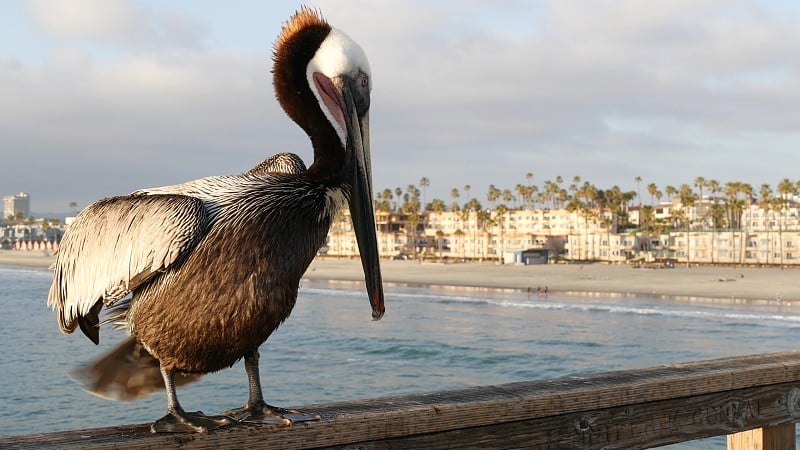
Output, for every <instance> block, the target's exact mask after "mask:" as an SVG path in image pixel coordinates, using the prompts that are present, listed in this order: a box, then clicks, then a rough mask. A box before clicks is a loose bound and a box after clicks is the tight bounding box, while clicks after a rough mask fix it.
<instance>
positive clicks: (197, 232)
mask: <svg viewBox="0 0 800 450" xmlns="http://www.w3.org/2000/svg"><path fill="white" fill-rule="evenodd" d="M207 229H208V219H207V214H206V210H205V208H204V206H203V202H202V201H201V200H200V199H197V198H193V197H189V196H184V195H129V196H124V197H112V198H107V199H104V200H100V201H98V202H95V203H93V204H92V205H90V206H88V207H87V208H86V209H84V210H83V211H81V213H80V214H78V216H77V217H76V218H75V221H74V222H73V223H72V224H70V226H69V228H68V229H67V232H66V233H65V234H64V237H63V239H62V240H61V244H60V247H59V250H58V254H57V257H56V262H55V264H54V265H53V270H54V274H53V284H52V286H51V287H50V295H49V296H48V300H47V304H48V305H49V306H51V307H52V308H53V309H56V310H57V314H58V323H59V325H60V326H61V330H62V331H63V332H65V333H70V332H72V331H74V330H75V328H76V326H78V325H80V327H81V330H83V332H84V334H86V335H87V336H88V337H89V338H90V339H92V340H93V341H95V343H96V342H97V340H98V336H97V330H96V328H97V325H98V320H97V316H98V313H99V311H100V309H101V308H102V306H103V304H105V305H106V306H109V305H111V304H113V303H114V302H115V301H117V300H119V299H121V298H123V297H125V296H126V295H128V293H130V292H131V291H132V290H134V289H136V287H137V286H139V285H140V284H142V283H143V282H145V281H147V280H148V279H149V278H150V277H152V276H153V275H155V274H156V273H158V272H160V271H164V270H165V269H167V268H169V267H170V266H172V265H174V264H177V263H180V262H181V261H183V259H184V257H185V256H186V255H188V254H189V253H191V251H192V249H193V248H194V247H195V246H196V245H197V243H198V242H199V241H200V240H201V239H202V238H203V236H205V234H206V231H207Z"/></svg>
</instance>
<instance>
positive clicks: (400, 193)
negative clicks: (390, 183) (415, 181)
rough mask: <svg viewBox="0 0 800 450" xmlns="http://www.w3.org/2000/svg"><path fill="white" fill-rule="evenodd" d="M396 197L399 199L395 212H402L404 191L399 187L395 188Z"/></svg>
mask: <svg viewBox="0 0 800 450" xmlns="http://www.w3.org/2000/svg"><path fill="white" fill-rule="evenodd" d="M394 195H395V197H396V198H397V202H395V212H397V211H400V205H399V203H400V199H401V198H403V197H402V195H403V190H402V189H400V188H399V187H396V188H394Z"/></svg>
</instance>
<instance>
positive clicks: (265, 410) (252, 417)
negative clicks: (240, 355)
mask: <svg viewBox="0 0 800 450" xmlns="http://www.w3.org/2000/svg"><path fill="white" fill-rule="evenodd" d="M258 356H259V355H258V350H254V351H252V352H248V353H246V354H245V355H244V370H245V372H247V384H248V385H249V387H250V397H249V398H248V400H247V404H246V405H244V406H243V407H241V408H236V409H231V410H229V411H225V412H224V413H223V414H224V415H226V416H231V417H233V418H234V419H236V420H238V421H240V422H259V423H261V422H275V421H276V420H277V421H279V423H282V424H283V425H291V424H292V422H309V421H313V420H319V419H320V417H319V416H316V415H314V416H310V415H308V414H303V413H301V412H300V411H295V410H293V409H285V408H278V407H276V406H270V405H268V404H267V402H265V401H264V394H263V393H262V391H261V376H260V375H259V373H258Z"/></svg>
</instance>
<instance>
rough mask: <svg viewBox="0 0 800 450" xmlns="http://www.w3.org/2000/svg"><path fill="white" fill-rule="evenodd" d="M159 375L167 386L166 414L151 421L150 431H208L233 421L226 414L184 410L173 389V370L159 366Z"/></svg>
mask: <svg viewBox="0 0 800 450" xmlns="http://www.w3.org/2000/svg"><path fill="white" fill-rule="evenodd" d="M161 376H162V377H163V378H164V386H165V387H166V388H167V415H166V416H164V417H162V418H160V419H158V420H156V421H155V422H153V425H151V426H150V431H151V432H153V433H182V432H187V431H193V432H196V433H208V432H209V431H210V430H214V429H216V428H219V427H223V426H225V425H229V424H231V423H233V419H231V418H230V417H226V416H207V415H205V414H203V413H202V412H201V411H195V412H186V411H184V410H183V407H181V404H180V403H179V402H178V394H177V392H176V390H175V372H174V371H172V370H167V369H165V368H164V366H161Z"/></svg>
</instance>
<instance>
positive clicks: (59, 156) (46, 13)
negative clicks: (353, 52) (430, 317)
mask: <svg viewBox="0 0 800 450" xmlns="http://www.w3.org/2000/svg"><path fill="white" fill-rule="evenodd" d="M306 4H307V5H310V6H313V7H316V8H319V9H320V10H321V11H322V13H323V15H324V17H325V18H326V19H327V20H328V21H329V22H330V23H331V24H332V25H333V26H334V27H336V28H339V29H341V30H343V31H344V32H345V33H347V34H348V35H349V36H351V37H352V38H353V39H354V40H355V41H357V42H358V43H359V44H360V45H361V46H362V47H363V48H364V50H365V52H366V54H367V56H368V57H369V59H370V65H371V68H372V82H373V91H372V103H371V111H370V126H371V142H372V161H373V169H374V174H373V179H374V184H375V191H376V192H380V191H382V190H383V189H384V188H391V189H394V188H396V187H400V188H402V189H403V190H405V189H406V187H407V186H408V185H409V184H415V185H418V184H419V181H420V179H421V178H423V177H426V178H428V179H429V180H430V186H428V187H427V188H426V189H425V197H426V200H427V201H430V200H431V199H432V198H437V197H438V198H441V199H443V200H445V201H446V203H448V204H449V203H450V201H451V197H450V192H451V190H452V189H453V188H458V189H459V191H461V198H460V199H459V201H460V202H462V203H463V202H465V201H466V197H465V192H464V186H465V185H469V186H470V187H471V189H470V197H477V198H478V200H480V201H482V202H484V203H485V202H486V199H485V194H486V191H487V187H488V186H489V185H490V184H494V185H495V186H497V187H499V188H501V189H505V188H508V189H512V190H513V188H514V187H515V186H516V185H517V184H527V183H528V180H527V178H526V175H527V174H528V173H532V174H533V183H534V184H538V185H541V184H543V183H544V181H545V180H553V179H555V177H556V176H561V177H563V178H564V179H565V180H567V183H569V181H571V180H572V178H573V177H574V176H576V175H577V176H579V177H581V179H582V181H589V182H591V183H593V184H595V185H596V186H598V187H599V188H608V187H611V186H613V185H618V186H620V187H621V188H622V189H623V190H636V183H635V181H634V180H635V178H636V177H637V176H638V177H641V178H642V188H641V189H642V193H643V197H645V198H644V199H643V200H648V195H647V194H646V191H645V189H644V186H645V185H646V184H648V183H656V184H657V186H658V187H659V188H660V189H661V190H662V191H663V190H664V188H665V186H666V185H673V186H678V185H680V184H682V183H688V184H692V183H693V181H694V179H695V178H696V177H697V176H703V177H705V178H706V179H716V180H718V181H720V182H721V183H725V182H726V181H743V182H748V183H751V184H752V185H753V186H754V187H756V188H757V187H758V186H760V185H761V184H762V183H769V184H771V185H772V186H773V187H774V186H775V185H776V184H777V183H778V181H780V180H781V179H783V178H790V179H792V180H796V179H798V178H800V57H798V55H800V34H799V33H798V32H797V30H798V29H800V2H795V1H793V0H788V1H777V0H765V1H759V2H751V1H739V0H647V1H645V0H618V1H611V0H596V1H586V0H552V1H543V0H540V1H535V0H520V1H515V0H486V1H481V0H461V1H455V0H450V1H424V0H419V1H411V0H405V1H403V0H393V1H378V0H376V1H365V0H364V1H360V0H336V1H334V0H320V1H314V2H307V3H306ZM299 6H300V3H299V2H293V1H269V2H265V1H260V0H252V1H231V2H219V1H214V0H172V1H160V0H28V1H22V0H9V1H4V2H0V29H2V30H3V32H2V33H3V34H2V37H3V38H2V39H0V195H3V196H4V195H10V194H14V193H17V192H20V191H24V192H27V193H29V194H30V196H31V209H32V211H34V212H67V211H69V203H70V202H76V203H77V204H78V205H79V207H80V208H83V207H85V206H87V205H88V204H90V203H91V202H93V201H95V200H97V199H100V198H103V197H108V196H112V195H124V194H127V193H130V192H132V191H134V190H136V189H139V188H143V187H152V186H161V185H168V184H176V183H180V182H183V181H187V180H191V179H195V178H200V177H203V176H209V175H223V174H235V173H241V172H243V171H245V170H247V169H249V168H250V167H252V166H254V165H255V164H257V163H258V162H260V161H262V160H263V159H265V158H266V157H268V156H269V155H271V154H273V153H276V152H279V151H289V152H294V153H297V154H298V155H300V156H301V157H303V159H305V160H306V162H307V164H310V162H311V161H310V160H311V158H312V154H311V147H310V143H309V141H308V138H307V137H306V136H305V135H304V134H303V133H302V131H301V130H300V128H299V127H297V126H296V125H295V124H294V123H293V122H291V120H290V119H288V117H287V116H286V115H285V113H283V111H282V110H281V109H280V106H279V105H278V104H277V102H276V101H275V99H274V93H273V88H272V81H271V76H270V72H269V70H270V67H271V54H272V45H273V42H274V40H275V38H276V36H277V35H278V33H279V31H280V27H281V25H282V23H283V22H284V21H286V19H288V17H289V16H290V15H291V14H292V13H293V12H294V11H295V10H297V9H298V8H299Z"/></svg>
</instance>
